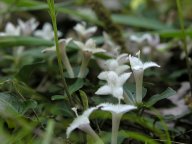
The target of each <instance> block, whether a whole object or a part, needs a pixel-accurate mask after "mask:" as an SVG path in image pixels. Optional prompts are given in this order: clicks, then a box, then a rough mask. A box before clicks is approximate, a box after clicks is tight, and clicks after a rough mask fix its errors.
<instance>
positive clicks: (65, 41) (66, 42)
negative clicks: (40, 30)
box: [41, 38, 72, 53]
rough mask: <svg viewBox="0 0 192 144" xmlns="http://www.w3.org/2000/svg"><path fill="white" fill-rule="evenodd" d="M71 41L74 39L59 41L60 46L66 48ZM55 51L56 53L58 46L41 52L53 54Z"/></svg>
mask: <svg viewBox="0 0 192 144" xmlns="http://www.w3.org/2000/svg"><path fill="white" fill-rule="evenodd" d="M71 41H72V38H66V39H60V40H59V45H62V44H64V45H65V46H67V45H68V44H69V43H70V42H71ZM53 51H54V52H55V51H56V46H53V47H49V48H46V49H43V50H42V51H41V52H42V53H46V52H53Z"/></svg>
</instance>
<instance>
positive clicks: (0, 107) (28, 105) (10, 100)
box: [0, 93, 37, 116]
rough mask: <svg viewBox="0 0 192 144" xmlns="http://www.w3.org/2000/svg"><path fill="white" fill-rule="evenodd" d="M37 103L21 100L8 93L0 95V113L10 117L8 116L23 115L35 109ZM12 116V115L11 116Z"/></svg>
mask: <svg viewBox="0 0 192 144" xmlns="http://www.w3.org/2000/svg"><path fill="white" fill-rule="evenodd" d="M36 106H37V102H36V101H34V100H25V101H24V100H21V99H20V98H19V97H17V96H15V95H10V94H9V93H0V113H1V114H4V115H8V116H10V114H13V113H14V114H21V115H23V114H25V113H26V112H27V111H28V110H29V109H33V108H36ZM12 116H13V115H12Z"/></svg>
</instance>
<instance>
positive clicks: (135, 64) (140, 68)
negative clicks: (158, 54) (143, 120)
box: [129, 55, 160, 103]
mask: <svg viewBox="0 0 192 144" xmlns="http://www.w3.org/2000/svg"><path fill="white" fill-rule="evenodd" d="M129 61H130V65H131V69H132V70H133V75H134V78H135V82H136V98H135V101H136V102H137V103H141V102H142V99H143V95H142V88H143V73H144V70H145V69H147V68H150V67H160V66H159V65H158V64H156V63H154V62H145V63H143V62H142V61H141V60H140V59H139V58H137V57H134V56H131V55H130V56H129Z"/></svg>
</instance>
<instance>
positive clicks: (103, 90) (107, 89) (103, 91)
mask: <svg viewBox="0 0 192 144" xmlns="http://www.w3.org/2000/svg"><path fill="white" fill-rule="evenodd" d="M111 93H112V89H111V87H110V86H108V85H104V86H102V87H100V88H99V89H98V90H97V91H96V92H95V94H97V95H107V94H111Z"/></svg>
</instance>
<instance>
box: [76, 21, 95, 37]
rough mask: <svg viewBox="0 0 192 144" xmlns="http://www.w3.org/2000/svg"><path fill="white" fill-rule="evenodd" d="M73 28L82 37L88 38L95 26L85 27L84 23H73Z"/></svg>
mask: <svg viewBox="0 0 192 144" xmlns="http://www.w3.org/2000/svg"><path fill="white" fill-rule="evenodd" d="M74 30H75V31H76V32H77V33H78V34H79V35H81V36H82V37H85V38H88V37H90V36H91V35H92V34H93V33H95V32H96V31H97V27H96V26H93V27H90V28H87V29H86V23H85V22H82V23H78V24H76V25H75V27H74Z"/></svg>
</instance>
